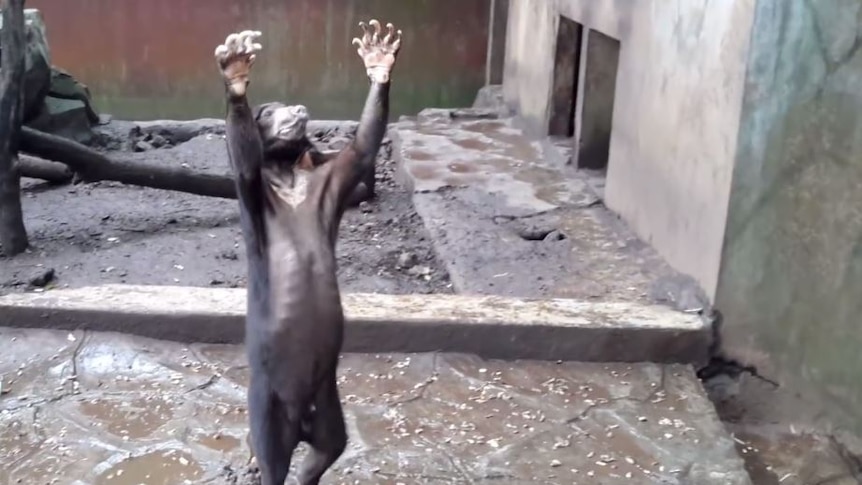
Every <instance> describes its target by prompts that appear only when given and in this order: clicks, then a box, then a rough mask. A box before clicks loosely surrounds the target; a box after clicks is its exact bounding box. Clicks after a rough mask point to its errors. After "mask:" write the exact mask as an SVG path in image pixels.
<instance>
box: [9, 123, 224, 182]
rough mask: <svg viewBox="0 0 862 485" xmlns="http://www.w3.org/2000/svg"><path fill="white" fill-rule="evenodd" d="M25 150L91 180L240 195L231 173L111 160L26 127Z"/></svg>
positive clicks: (69, 141) (22, 134) (66, 140)
mask: <svg viewBox="0 0 862 485" xmlns="http://www.w3.org/2000/svg"><path fill="white" fill-rule="evenodd" d="M21 151H24V152H26V153H29V154H32V155H35V156H37V157H39V158H44V159H45V160H53V161H55V162H60V163H63V164H65V165H68V166H69V168H71V169H72V170H73V171H74V172H75V173H76V174H77V175H78V176H79V177H80V178H81V179H82V180H84V181H87V182H96V181H100V180H113V181H116V182H122V183H124V184H130V185H140V186H143V187H151V188H154V189H164V190H175V191H178V192H186V193H189V194H196V195H205V196H209V197H222V198H226V199H235V198H236V188H235V187H234V182H233V179H232V178H231V177H230V176H229V175H214V174H205V173H198V172H193V171H191V170H189V169H187V168H182V167H163V166H159V165H154V164H151V163H145V162H137V161H136V162H120V161H116V160H111V159H110V158H108V157H106V156H105V155H103V154H101V153H99V152H97V151H95V150H93V149H91V148H88V147H86V146H84V145H81V144H80V143H77V142H74V141H72V140H68V139H66V138H62V137H59V136H55V135H51V134H48V133H43V132H41V131H37V130H34V129H32V128H29V127H26V126H25V127H23V128H22V129H21Z"/></svg>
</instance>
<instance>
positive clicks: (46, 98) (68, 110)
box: [0, 9, 100, 143]
mask: <svg viewBox="0 0 862 485" xmlns="http://www.w3.org/2000/svg"><path fill="white" fill-rule="evenodd" d="M24 21H25V23H26V26H25V34H26V36H27V40H26V43H27V52H26V55H25V72H24V94H23V96H24V106H23V110H24V119H23V121H24V124H25V125H27V126H29V127H31V128H34V129H37V130H40V131H44V132H46V133H51V134H54V135H58V136H62V137H65V138H69V139H72V140H75V141H77V142H79V143H90V142H91V141H92V140H93V132H92V130H91V127H92V125H95V124H98V123H99V122H100V120H99V115H98V114H97V113H96V112H95V110H93V108H92V105H91V101H90V91H89V89H87V86H85V85H84V84H81V83H80V82H78V81H76V80H75V79H74V78H73V77H72V76H71V75H70V74H69V73H67V72H65V71H63V70H62V69H59V68H56V67H52V66H51V57H50V50H49V48H48V41H47V35H46V29H45V22H44V20H43V18H42V14H41V13H40V12H39V10H37V9H26V10H25V11H24ZM0 28H2V25H0ZM0 49H2V46H0Z"/></svg>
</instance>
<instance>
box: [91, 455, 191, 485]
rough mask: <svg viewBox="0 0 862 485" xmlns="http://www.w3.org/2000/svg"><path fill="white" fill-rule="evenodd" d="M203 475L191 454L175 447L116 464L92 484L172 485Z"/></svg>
mask: <svg viewBox="0 0 862 485" xmlns="http://www.w3.org/2000/svg"><path fill="white" fill-rule="evenodd" d="M201 475H203V470H202V469H201V467H200V465H199V464H198V463H197V462H196V461H195V460H194V459H193V458H192V457H191V455H189V454H187V453H185V452H182V451H177V450H167V451H154V452H152V453H148V454H146V455H142V456H136V457H133V458H129V459H128V460H124V461H122V462H120V463H117V464H116V465H114V466H113V467H111V468H109V469H108V470H106V471H105V472H103V473H102V474H100V475H99V476H98V477H97V478H96V482H95V483H96V485H140V484H146V485H176V484H178V483H182V482H183V481H184V480H196V479H198V478H200V477H201Z"/></svg>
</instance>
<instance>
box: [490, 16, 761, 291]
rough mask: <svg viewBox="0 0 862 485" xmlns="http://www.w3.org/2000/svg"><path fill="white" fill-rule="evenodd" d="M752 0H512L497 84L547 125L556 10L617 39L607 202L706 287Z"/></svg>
mask: <svg viewBox="0 0 862 485" xmlns="http://www.w3.org/2000/svg"><path fill="white" fill-rule="evenodd" d="M754 3H755V0H738V1H732V2H731V1H720V2H715V1H712V2H710V1H708V0H688V1H684V2H683V1H675V2H672V1H668V0H637V1H632V0H602V1H599V0H542V1H533V0H510V6H509V9H510V10H509V24H508V38H507V44H506V64H505V68H504V76H503V93H504V97H505V99H506V101H507V103H508V104H509V105H510V106H511V107H512V108H514V109H515V110H516V111H517V112H518V113H519V114H520V115H521V116H522V117H523V119H524V121H525V123H526V125H527V128H528V131H529V132H531V133H533V134H536V135H542V134H545V133H546V131H545V130H546V128H547V121H548V116H549V111H550V107H549V103H548V100H549V99H550V92H551V89H552V85H551V84H552V73H553V57H554V52H555V49H554V48H555V39H556V26H557V21H558V15H559V14H560V13H562V14H563V15H566V16H568V17H569V18H572V19H573V20H575V21H577V22H579V23H582V24H584V25H585V26H586V27H588V28H593V29H596V30H599V31H601V32H602V33H604V34H606V35H609V36H611V37H614V38H616V39H618V40H620V42H621V45H622V47H621V51H620V57H619V71H618V74H617V81H616V101H615V103H614V113H613V131H612V135H611V147H610V157H609V169H608V180H607V188H606V203H607V204H608V206H609V207H610V208H611V209H613V210H614V211H616V212H618V213H619V214H620V215H621V216H622V217H623V218H624V219H625V220H626V221H627V222H628V223H629V224H630V225H631V226H632V228H634V229H635V231H636V232H637V233H638V235H639V236H641V237H642V238H643V239H645V240H647V241H649V242H650V243H652V244H653V245H654V246H655V247H656V249H657V250H658V251H659V252H660V253H661V254H662V256H664V257H665V259H667V260H668V262H669V263H670V264H671V265H673V266H674V267H675V268H676V269H678V270H680V271H682V272H685V273H688V274H690V275H692V276H694V277H695V278H696V279H697V280H698V281H699V282H700V284H701V285H702V286H703V288H704V290H705V291H706V292H707V294H708V295H709V296H710V297H712V296H714V292H715V288H716V284H717V280H718V271H719V261H720V257H721V246H722V241H723V235H724V229H725V219H726V211H727V201H728V198H729V192H730V184H731V174H732V167H733V158H734V155H735V153H736V137H737V133H738V131H739V126H738V124H739V116H740V111H741V105H742V97H743V82H744V77H745V66H746V59H747V50H748V44H749V37H750V30H751V24H752V20H753V14H754Z"/></svg>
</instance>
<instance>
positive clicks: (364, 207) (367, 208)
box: [359, 200, 371, 214]
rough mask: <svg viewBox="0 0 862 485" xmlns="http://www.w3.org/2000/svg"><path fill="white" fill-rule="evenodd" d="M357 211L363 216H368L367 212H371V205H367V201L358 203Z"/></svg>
mask: <svg viewBox="0 0 862 485" xmlns="http://www.w3.org/2000/svg"><path fill="white" fill-rule="evenodd" d="M359 210H360V212H362V213H363V214H368V213H369V212H371V204H369V203H368V202H367V201H364V200H363V201H362V202H360V203H359Z"/></svg>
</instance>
